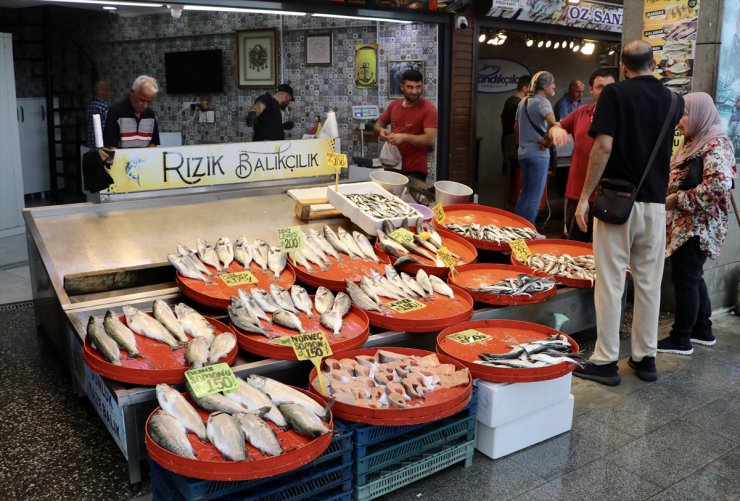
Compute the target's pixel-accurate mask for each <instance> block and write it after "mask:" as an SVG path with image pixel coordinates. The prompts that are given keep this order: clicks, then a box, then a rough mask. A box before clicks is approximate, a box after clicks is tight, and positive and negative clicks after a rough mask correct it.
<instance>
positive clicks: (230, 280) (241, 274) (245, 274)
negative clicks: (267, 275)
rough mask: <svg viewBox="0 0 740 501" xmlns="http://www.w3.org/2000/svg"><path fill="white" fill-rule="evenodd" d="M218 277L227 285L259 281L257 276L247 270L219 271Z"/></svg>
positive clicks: (235, 285)
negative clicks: (234, 271)
mask: <svg viewBox="0 0 740 501" xmlns="http://www.w3.org/2000/svg"><path fill="white" fill-rule="evenodd" d="M218 278H220V279H221V280H223V281H224V283H225V284H226V285H228V286H229V287H238V286H240V285H247V284H256V283H258V282H259V280H257V277H255V276H254V275H252V273H251V272H249V271H237V272H236V273H221V274H219V275H218Z"/></svg>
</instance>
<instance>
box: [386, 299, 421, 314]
mask: <svg viewBox="0 0 740 501" xmlns="http://www.w3.org/2000/svg"><path fill="white" fill-rule="evenodd" d="M385 305H386V306H387V307H388V308H390V309H391V310H393V311H395V312H397V313H410V312H412V311H416V310H420V309H422V308H426V307H427V305H425V304H424V303H420V302H419V301H417V300H416V299H413V298H410V297H405V298H403V299H398V300H396V301H393V302H392V303H386V304H385Z"/></svg>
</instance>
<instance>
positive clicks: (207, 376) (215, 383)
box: [185, 364, 238, 398]
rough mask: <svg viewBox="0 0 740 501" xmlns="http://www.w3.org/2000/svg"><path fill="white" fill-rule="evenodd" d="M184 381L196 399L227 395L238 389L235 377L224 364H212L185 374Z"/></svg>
mask: <svg viewBox="0 0 740 501" xmlns="http://www.w3.org/2000/svg"><path fill="white" fill-rule="evenodd" d="M185 380H186V381H187V383H188V386H189V387H190V391H192V393H193V394H194V395H195V396H196V398H203V397H206V396H208V395H213V394H215V393H221V392H224V393H228V392H230V391H232V390H235V389H236V388H237V387H238V384H237V381H236V376H235V375H234V373H233V372H232V371H231V367H229V366H228V365H226V364H214V365H208V366H206V367H200V368H198V369H190V370H189V371H187V372H185Z"/></svg>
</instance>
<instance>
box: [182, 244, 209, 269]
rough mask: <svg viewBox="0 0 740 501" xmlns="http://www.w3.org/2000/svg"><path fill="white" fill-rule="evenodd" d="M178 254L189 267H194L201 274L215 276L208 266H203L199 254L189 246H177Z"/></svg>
mask: <svg viewBox="0 0 740 501" xmlns="http://www.w3.org/2000/svg"><path fill="white" fill-rule="evenodd" d="M177 253H178V254H180V256H181V257H182V258H183V260H184V261H185V262H186V263H187V264H188V265H192V267H193V268H195V269H196V270H198V271H200V272H201V273H205V274H206V275H208V276H209V277H212V276H213V273H211V271H210V270H209V269H208V268H207V267H206V265H205V264H203V262H202V261H201V260H200V259H198V253H197V252H196V251H194V250H193V249H191V248H190V247H188V246H187V245H184V244H177Z"/></svg>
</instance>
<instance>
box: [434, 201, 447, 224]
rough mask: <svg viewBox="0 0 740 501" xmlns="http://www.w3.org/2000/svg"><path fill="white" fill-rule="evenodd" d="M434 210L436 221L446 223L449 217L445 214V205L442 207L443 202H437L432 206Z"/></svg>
mask: <svg viewBox="0 0 740 501" xmlns="http://www.w3.org/2000/svg"><path fill="white" fill-rule="evenodd" d="M432 212H433V213H434V220H435V221H437V222H438V223H439V224H445V219H447V216H445V210H444V207H442V204H437V205H435V206H434V207H432Z"/></svg>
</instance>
